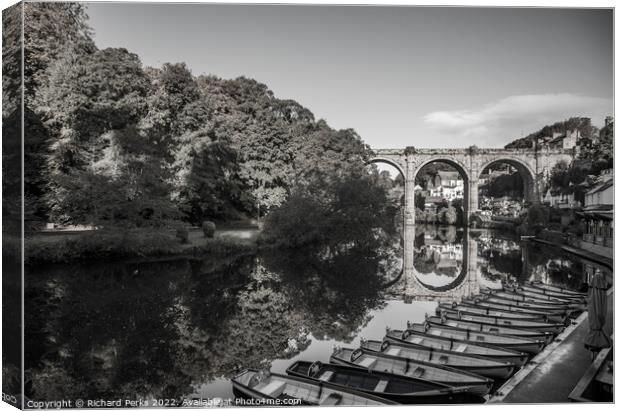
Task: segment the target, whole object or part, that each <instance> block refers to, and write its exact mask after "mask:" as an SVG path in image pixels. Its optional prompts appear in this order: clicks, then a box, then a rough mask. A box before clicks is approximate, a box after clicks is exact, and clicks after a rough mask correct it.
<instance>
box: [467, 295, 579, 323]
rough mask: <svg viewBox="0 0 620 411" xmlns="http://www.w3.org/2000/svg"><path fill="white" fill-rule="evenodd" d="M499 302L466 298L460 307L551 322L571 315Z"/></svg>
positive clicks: (561, 311)
mask: <svg viewBox="0 0 620 411" xmlns="http://www.w3.org/2000/svg"><path fill="white" fill-rule="evenodd" d="M499 301H501V302H493V301H492V300H491V299H489V298H487V299H483V298H481V297H476V298H475V299H469V298H466V299H463V300H461V303H460V305H461V306H463V307H467V308H470V307H471V308H473V307H477V308H481V309H493V310H495V311H500V312H508V313H519V314H532V315H540V316H541V317H542V318H544V317H545V316H547V317H548V318H549V320H551V321H561V320H563V319H564V318H566V317H567V316H569V314H570V312H569V311H567V310H558V311H557V312H554V311H551V312H549V310H547V312H545V311H542V310H535V309H533V308H527V307H521V306H518V305H514V304H510V302H508V301H504V300H499Z"/></svg>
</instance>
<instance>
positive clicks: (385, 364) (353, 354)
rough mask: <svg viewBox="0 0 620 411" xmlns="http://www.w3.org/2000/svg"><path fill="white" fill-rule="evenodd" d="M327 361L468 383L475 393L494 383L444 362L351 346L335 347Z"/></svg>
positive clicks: (418, 376) (398, 373)
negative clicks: (394, 355)
mask: <svg viewBox="0 0 620 411" xmlns="http://www.w3.org/2000/svg"><path fill="white" fill-rule="evenodd" d="M329 361H330V362H331V363H332V364H341V365H348V366H354V367H361V368H366V369H368V370H370V371H373V372H374V371H381V372H389V373H392V374H396V375H404V376H407V377H414V378H423V379H426V380H430V381H434V382H439V383H442V384H447V385H450V386H453V387H461V386H468V387H471V389H472V391H471V392H472V393H473V394H476V395H486V394H488V393H489V391H490V390H491V387H492V386H493V380H492V379H490V378H485V377H482V376H480V375H478V374H474V373H471V372H467V371H463V370H458V369H456V368H452V367H446V366H444V365H438V364H429V363H427V362H424V361H416V360H410V359H408V358H398V357H392V356H389V355H385V354H380V353H372V352H368V351H364V350H362V349H361V348H358V349H356V350H354V349H352V348H342V347H337V348H335V349H334V352H333V353H332V355H331V357H330V358H329Z"/></svg>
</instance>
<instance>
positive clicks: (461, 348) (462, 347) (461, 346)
mask: <svg viewBox="0 0 620 411" xmlns="http://www.w3.org/2000/svg"><path fill="white" fill-rule="evenodd" d="M466 349H467V346H466V345H465V344H459V345H457V346H456V348H455V349H454V351H456V352H465V350H466Z"/></svg>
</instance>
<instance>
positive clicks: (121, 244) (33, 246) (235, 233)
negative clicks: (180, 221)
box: [10, 229, 256, 265]
mask: <svg viewBox="0 0 620 411" xmlns="http://www.w3.org/2000/svg"><path fill="white" fill-rule="evenodd" d="M14 242H15V243H16V244H15V246H14V247H10V248H12V249H15V250H16V249H17V247H18V244H19V243H18V241H16V240H15V241H14ZM254 250H256V235H254V234H253V233H252V232H250V231H247V230H227V231H220V232H217V233H216V235H215V237H214V238H206V237H204V235H203V234H202V232H201V231H200V230H192V231H190V235H189V241H188V242H187V243H181V241H180V240H179V239H178V238H177V237H176V234H175V232H173V231H169V230H153V229H135V230H114V231H113V230H105V231H104V230H102V231H84V232H78V233H36V234H34V235H31V236H28V237H27V238H26V241H25V243H24V254H25V256H24V257H25V263H26V264H28V265H36V264H44V263H70V262H78V261H85V260H89V261H92V260H110V259H115V260H118V259H125V258H135V257H142V258H147V257H161V256H172V255H188V256H192V255H203V254H229V253H238V252H252V251H254Z"/></svg>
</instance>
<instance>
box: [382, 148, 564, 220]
mask: <svg viewBox="0 0 620 411" xmlns="http://www.w3.org/2000/svg"><path fill="white" fill-rule="evenodd" d="M573 157H574V151H573V150H570V149H569V150H562V149H548V148H545V149H538V150H534V149H482V148H478V147H475V146H472V147H469V148H463V149H459V148H450V149H435V148H415V147H407V148H405V149H377V150H374V156H373V157H372V158H371V159H370V162H371V163H387V164H390V165H392V166H394V167H396V169H398V170H399V171H400V173H401V174H402V176H403V178H404V180H405V224H415V201H414V200H415V193H414V187H415V178H416V175H417V174H418V172H419V171H420V170H421V169H422V167H424V166H425V165H427V164H429V163H432V162H442V163H446V164H450V165H452V166H453V167H455V168H456V169H457V170H458V171H459V173H460V174H461V176H462V178H463V180H464V186H465V193H464V197H465V199H464V205H465V207H464V208H465V214H466V215H467V216H470V215H471V213H473V212H475V211H476V210H478V180H479V178H480V175H481V174H482V172H483V171H484V170H485V169H486V168H487V167H488V166H490V165H495V164H498V163H503V164H510V165H511V166H513V167H515V168H516V169H517V171H518V172H519V174H520V175H521V177H522V179H523V188H524V196H525V200H526V201H529V202H531V203H537V202H540V201H541V199H542V196H543V195H544V193H543V192H542V190H543V186H544V183H545V181H546V179H547V178H548V176H549V173H550V171H551V169H552V168H553V166H555V165H556V164H557V163H558V162H560V161H562V160H564V161H566V162H567V163H570V162H571V161H572V160H573Z"/></svg>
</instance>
